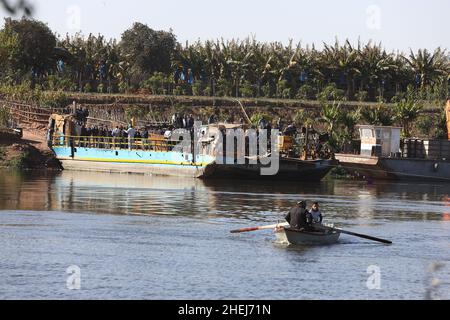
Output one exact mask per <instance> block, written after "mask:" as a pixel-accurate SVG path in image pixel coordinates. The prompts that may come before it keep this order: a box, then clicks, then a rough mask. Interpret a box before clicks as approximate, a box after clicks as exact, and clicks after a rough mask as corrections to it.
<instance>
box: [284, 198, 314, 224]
mask: <svg viewBox="0 0 450 320" xmlns="http://www.w3.org/2000/svg"><path fill="white" fill-rule="evenodd" d="M286 221H287V222H288V223H289V225H290V226H291V228H293V229H300V230H302V229H309V227H310V226H311V216H310V214H309V212H308V210H307V209H306V201H300V202H297V205H296V206H295V207H293V208H292V209H291V210H289V213H288V214H287V216H286Z"/></svg>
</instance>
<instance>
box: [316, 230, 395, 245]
mask: <svg viewBox="0 0 450 320" xmlns="http://www.w3.org/2000/svg"><path fill="white" fill-rule="evenodd" d="M314 227H316V228H318V229H325V230H332V231H336V232H340V233H344V234H348V235H350V236H355V237H359V238H363V239H367V240H372V241H377V242H381V243H384V244H392V241H389V240H386V239H380V238H375V237H372V236H368V235H366V234H360V233H355V232H351V231H346V230H342V229H337V228H331V227H325V226H314Z"/></svg>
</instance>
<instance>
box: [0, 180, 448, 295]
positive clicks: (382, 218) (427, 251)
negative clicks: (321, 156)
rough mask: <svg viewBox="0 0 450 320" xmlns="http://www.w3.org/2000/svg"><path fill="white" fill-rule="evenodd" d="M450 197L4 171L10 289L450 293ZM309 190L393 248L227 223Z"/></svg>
mask: <svg viewBox="0 0 450 320" xmlns="http://www.w3.org/2000/svg"><path fill="white" fill-rule="evenodd" d="M449 196H450V185H448V184H420V183H409V184H408V183H376V184H367V183H366V182H355V181H343V180H326V181H324V182H321V183H312V184H299V183H297V184H295V183H270V182H252V181H200V180H193V179H177V178H168V177H148V176H147V177H146V176H139V175H118V174H102V173H83V172H63V173H58V174H18V173H12V172H8V171H0V243H1V245H0V258H1V259H0V298H1V299H252V300H253V299H424V298H426V297H427V294H429V293H431V294H432V295H433V296H434V297H436V298H447V299H448V298H449V297H450V272H449V271H450V197H449ZM299 199H307V200H318V201H320V202H321V204H322V210H323V213H324V214H325V219H326V221H327V222H332V223H335V224H336V225H337V226H339V227H342V228H346V229H349V230H351V231H355V232H359V233H364V234H369V235H373V236H377V237H380V238H387V239H390V240H392V241H393V242H394V244H393V245H392V246H385V245H382V244H378V243H376V242H370V241H367V240H364V239H360V238H355V237H351V236H347V235H342V237H341V240H340V242H339V244H336V245H331V246H322V247H293V246H286V245H283V244H279V243H276V241H275V236H274V234H273V232H272V231H271V230H267V231H260V232H255V233H247V234H239V235H235V234H231V233H230V232H229V231H230V230H232V229H236V228H242V227H249V226H258V225H264V224H272V223H276V222H277V220H283V216H284V215H285V213H286V212H287V210H289V208H290V207H291V206H292V204H293V203H295V202H296V201H297V200H299ZM433 265H434V266H436V265H441V268H440V269H437V270H435V271H434V272H433V271H432V266H433ZM74 266H75V267H74ZM69 267H71V268H69ZM68 268H69V270H68ZM73 268H75V269H73ZM73 270H76V273H75V274H69V273H67V271H70V272H73ZM74 276H76V279H79V280H80V282H76V281H75V282H73V279H74ZM433 278H435V279H439V281H440V285H437V286H434V287H432V286H431V283H432V279H433ZM68 280H69V281H68ZM74 283H75V284H78V286H77V285H75V286H74ZM74 288H79V290H71V289H74Z"/></svg>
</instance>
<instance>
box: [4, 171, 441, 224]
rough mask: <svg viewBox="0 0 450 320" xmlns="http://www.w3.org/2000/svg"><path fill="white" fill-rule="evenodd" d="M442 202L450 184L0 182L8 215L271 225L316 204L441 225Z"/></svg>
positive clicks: (36, 177) (99, 177)
mask: <svg viewBox="0 0 450 320" xmlns="http://www.w3.org/2000/svg"><path fill="white" fill-rule="evenodd" d="M448 196H449V194H448V184H440V183H435V184H428V183H423V184H420V183H416V184H414V185H411V184H407V183H387V182H383V183H377V184H368V183H366V182H360V181H344V180H325V181H322V182H316V183H312V182H309V181H305V182H304V183H295V182H275V181H260V182H258V183H255V181H253V180H240V181H239V183H236V180H208V181H203V180H200V179H194V178H177V177H163V176H145V175H134V174H108V173H96V172H76V171H64V172H62V173H58V174H15V173H11V172H5V171H3V172H2V173H1V175H0V208H3V209H6V210H35V211H69V212H93V213H111V214H142V215H180V216H191V217H199V218H210V217H213V218H231V219H237V220H236V221H242V220H249V221H252V222H253V221H255V222H258V223H259V222H264V223H266V222H268V223H269V224H270V223H273V222H277V221H278V220H283V219H284V215H285V213H287V211H288V210H289V209H290V208H291V207H292V205H293V204H295V203H296V202H297V201H298V200H299V199H300V200H303V199H304V200H307V201H309V202H311V201H319V202H320V203H321V207H322V209H323V212H324V214H325V215H326V219H327V220H328V221H329V222H335V220H336V219H342V218H345V219H349V220H355V219H364V220H365V219H377V218H381V219H389V220H392V219H394V220H405V219H420V220H422V219H425V220H428V219H431V220H439V219H443V218H444V217H445V215H444V214H445V213H448V212H449V210H448ZM447 216H448V215H447ZM252 224H253V223H252Z"/></svg>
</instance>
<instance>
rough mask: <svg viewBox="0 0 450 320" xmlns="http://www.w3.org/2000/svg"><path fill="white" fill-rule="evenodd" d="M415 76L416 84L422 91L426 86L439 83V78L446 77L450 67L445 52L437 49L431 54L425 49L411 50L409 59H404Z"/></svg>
mask: <svg viewBox="0 0 450 320" xmlns="http://www.w3.org/2000/svg"><path fill="white" fill-rule="evenodd" d="M405 60H406V62H407V63H408V65H409V66H410V68H411V69H412V70H413V71H414V73H415V75H416V84H417V85H419V86H420V88H421V89H423V88H424V87H425V86H426V85H429V84H435V83H437V82H439V80H440V79H441V77H443V76H445V77H448V74H449V72H450V66H449V62H448V58H447V57H446V56H445V51H443V50H441V48H437V49H436V50H435V51H434V52H433V53H431V52H429V51H428V50H427V49H424V50H422V49H419V50H418V51H417V53H414V52H413V51H412V50H411V53H410V55H409V58H405Z"/></svg>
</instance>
